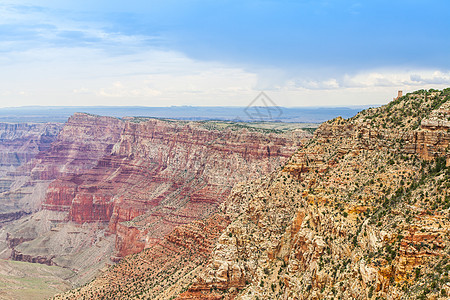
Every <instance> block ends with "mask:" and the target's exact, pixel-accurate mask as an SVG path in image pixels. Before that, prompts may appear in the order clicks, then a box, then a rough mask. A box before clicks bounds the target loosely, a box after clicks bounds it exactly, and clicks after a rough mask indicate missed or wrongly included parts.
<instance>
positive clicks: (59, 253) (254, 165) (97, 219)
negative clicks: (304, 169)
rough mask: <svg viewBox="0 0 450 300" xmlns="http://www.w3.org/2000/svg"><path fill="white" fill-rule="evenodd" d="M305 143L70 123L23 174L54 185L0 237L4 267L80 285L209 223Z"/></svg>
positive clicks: (286, 134) (207, 130) (217, 131)
mask: <svg viewBox="0 0 450 300" xmlns="http://www.w3.org/2000/svg"><path fill="white" fill-rule="evenodd" d="M309 136H310V134H308V133H306V132H304V131H301V130H297V131H274V130H263V129H255V128H248V127H246V126H242V125H239V124H235V123H231V122H229V123H226V122H225V123H224V122H182V121H164V120H156V119H146V118H128V119H124V120H120V119H115V118H108V117H99V116H92V115H86V114H76V115H74V116H73V117H71V118H70V119H69V121H68V122H67V124H66V125H65V126H64V128H63V129H62V130H61V132H60V134H59V135H58V138H57V139H56V140H55V141H54V142H53V143H52V144H51V147H49V148H48V149H47V150H44V151H41V152H40V153H39V154H38V155H37V156H36V158H35V159H33V160H32V161H31V162H30V163H28V164H27V165H26V166H25V167H24V168H23V169H22V170H23V172H28V173H29V174H31V176H32V177H33V178H35V180H42V181H43V180H50V179H54V180H53V181H52V182H51V184H50V185H49V187H48V189H46V191H45V199H44V201H43V203H42V210H41V211H40V212H38V213H36V214H33V215H30V216H27V217H25V218H23V219H21V220H20V222H15V223H14V224H10V225H9V226H7V227H5V228H4V229H3V230H2V232H0V237H1V236H4V238H5V241H4V244H5V245H7V248H8V249H9V251H10V253H11V258H13V259H15V260H23V261H29V262H39V263H44V264H49V265H58V266H63V267H66V268H69V269H71V270H73V271H75V272H76V273H77V274H82V276H83V278H81V279H77V280H78V282H80V283H83V282H85V281H86V280H88V279H89V278H91V277H92V276H93V275H95V272H96V271H97V270H98V269H100V268H102V267H103V266H105V264H109V263H111V262H110V261H109V258H110V257H112V258H113V259H114V260H119V259H120V257H122V256H125V255H128V254H132V253H138V252H140V251H142V250H143V249H144V248H152V249H158V247H159V246H158V245H159V244H161V243H166V242H165V241H166V237H167V236H168V234H170V233H171V232H173V231H174V229H175V228H177V227H178V226H180V225H187V226H189V225H190V224H193V223H192V222H195V221H196V220H204V219H207V218H208V217H210V216H212V215H213V214H214V213H215V212H216V211H217V209H218V206H219V205H220V203H222V202H223V201H224V200H225V199H226V198H227V197H228V195H229V193H230V191H231V189H232V187H233V185H234V184H235V183H236V182H240V181H246V180H249V179H252V178H257V177H259V176H261V175H262V174H267V173H270V172H272V171H273V170H275V169H276V168H278V167H279V166H280V165H282V163H283V162H284V161H286V160H287V159H288V158H289V157H290V156H291V155H292V153H293V152H294V151H295V149H297V148H298V146H299V145H300V144H301V142H302V141H303V140H307V139H308V138H309ZM193 226H195V225H193ZM218 228H220V226H219V227H218ZM171 242H172V243H173V241H171ZM175 244H176V245H178V246H173V247H172V248H173V249H174V251H175V252H183V251H184V250H183V249H181V248H183V246H182V245H181V244H180V243H175ZM177 247H179V248H180V249H177ZM205 247H206V246H205ZM208 247H209V248H211V246H208ZM208 247H206V248H208ZM206 248H205V249H206ZM209 248H208V249H209ZM0 250H1V249H0ZM155 251H156V250H155ZM205 251H206V252H207V250H205ZM151 255H156V254H151ZM80 276H81V275H80Z"/></svg>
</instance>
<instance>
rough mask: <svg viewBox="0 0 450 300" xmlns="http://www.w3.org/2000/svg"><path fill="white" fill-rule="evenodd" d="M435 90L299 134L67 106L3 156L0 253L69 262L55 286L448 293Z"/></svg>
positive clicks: (78, 289) (441, 140)
mask: <svg viewBox="0 0 450 300" xmlns="http://www.w3.org/2000/svg"><path fill="white" fill-rule="evenodd" d="M449 100H450V89H446V90H442V91H438V90H420V91H417V92H414V93H408V94H406V95H405V96H401V97H398V98H396V99H394V101H392V102H390V103H388V104H387V105H384V106H381V107H376V108H369V109H366V110H363V111H361V112H359V113H358V114H357V115H356V116H354V117H351V118H348V119H344V118H342V117H338V118H335V119H332V120H329V121H327V122H324V123H323V124H321V125H320V127H319V128H317V130H315V132H314V135H311V134H310V133H308V132H306V131H303V130H299V129H297V130H295V129H294V130H273V129H264V128H259V127H254V126H253V127H252V126H247V125H245V124H242V123H233V122H221V121H208V122H203V121H202V122H191V121H190V122H187V121H174V120H161V119H151V118H132V117H130V118H123V119H118V118H111V117H100V116H95V115H89V114H75V115H73V116H72V117H71V118H70V119H69V121H68V122H67V123H66V124H65V125H64V126H61V125H53V126H55V127H52V128H53V129H52V130H51V132H53V134H49V133H47V134H45V136H46V138H44V139H42V145H41V146H38V147H37V148H36V146H33V147H31V146H30V147H28V148H24V149H25V150H24V151H28V152H29V153H30V154H29V155H28V156H27V155H26V154H21V155H17V157H19V158H21V159H20V160H17V159H15V157H16V156H11V155H8V154H4V155H2V158H3V159H4V160H5V161H9V163H5V167H4V169H2V170H3V171H2V172H3V173H2V176H3V177H5V178H14V183H5V185H3V186H4V191H5V192H4V193H11V191H15V192H14V193H16V194H15V195H17V196H15V198H14V199H15V200H14V201H11V200H10V198H12V197H10V198H4V199H6V200H3V201H5V203H17V204H14V205H15V206H16V207H21V209H20V210H19V209H17V210H13V209H9V210H7V211H8V212H9V213H11V215H6V214H5V217H4V223H3V224H2V227H1V228H0V254H1V256H2V258H5V259H10V260H17V261H22V262H29V263H33V265H35V264H36V263H39V264H41V265H50V266H51V267H54V268H61V267H62V269H61V270H60V269H55V271H53V272H55V274H62V272H63V270H65V271H70V275H68V274H67V273H64V274H66V275H65V276H66V278H65V280H64V281H61V282H60V281H57V282H58V286H59V287H61V289H64V288H63V287H66V288H67V286H72V287H75V288H74V289H71V290H69V291H67V292H62V293H60V294H57V295H55V296H54V299H101V298H107V299H119V298H120V299H335V298H340V299H410V298H411V299H416V298H417V299H447V298H448V296H449V295H450V279H449V278H450V260H449V255H450V244H449V243H450V239H449V236H450V232H449V229H450V221H449V220H450V195H449V193H448V190H449V189H448V188H449V179H450V150H449V149H450V148H449V144H450V101H449ZM27 126H28V125H27ZM41 126H43V125H41ZM46 126H50V125H46ZM27 130H28V129H27ZM48 130H50V129H48ZM38 132H44V131H39V130H38ZM41 134H42V133H41ZM38 135H39V134H38ZM11 136H12V135H11ZM33 136H34V135H33ZM47 136H48V137H47ZM5 138H6V140H7V141H8V137H7V136H6V135H5ZM10 139H12V138H10ZM33 140H39V141H40V140H41V139H40V138H39V139H38V138H33ZM4 145H5V147H6V146H8V147H12V148H11V149H14V143H13V142H9V141H8V142H5V143H4ZM30 145H31V144H30ZM33 145H34V144H33ZM38 145H39V144H38ZM5 149H6V148H5ZM9 152H10V151H9V150H4V153H9ZM12 162H14V163H12ZM2 167H3V166H2ZM18 178H21V179H20V180H19V179H18ZM10 180H12V179H10ZM5 182H6V181H5ZM11 182H12V181H11ZM38 184H42V186H41V188H40V190H39V192H37V189H36V186H37V185H38ZM11 187H16V188H14V189H12V188H11ZM28 187H32V189H30V190H29V194H27V195H22V194H24V193H22V194H20V192H17V191H22V190H23V189H25V188H28ZM30 195H34V197H35V198H33V199H34V200H33V201H25V200H23V199H28V198H29V197H30ZM27 197H28V198H27ZM8 201H9V202H8ZM21 212H22V213H21ZM14 213H19V215H14ZM52 278H54V277H52ZM0 279H1V278H0ZM52 280H54V279H52Z"/></svg>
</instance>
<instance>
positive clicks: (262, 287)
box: [178, 89, 450, 299]
mask: <svg viewBox="0 0 450 300" xmlns="http://www.w3.org/2000/svg"><path fill="white" fill-rule="evenodd" d="M449 99H450V90H448V89H447V90H445V91H442V92H436V91H434V92H427V91H419V92H417V93H413V94H408V95H406V96H404V97H401V98H399V99H397V100H396V101H394V102H392V103H390V104H389V105H386V106H384V107H381V108H377V109H370V110H367V111H363V112H361V113H360V114H358V115H357V116H356V117H354V118H352V119H349V120H343V119H341V118H338V119H335V120H332V121H330V122H327V123H325V124H323V125H322V126H321V127H320V128H319V129H318V130H317V131H316V134H315V137H314V139H313V140H312V141H311V143H310V144H309V145H308V146H306V147H305V148H303V149H300V150H299V151H298V152H297V153H296V154H294V155H293V157H292V158H291V159H290V161H289V162H288V163H287V164H286V166H285V167H284V168H283V170H282V171H280V172H276V173H274V174H272V175H271V176H270V177H269V178H267V179H263V180H259V181H254V182H252V183H249V184H244V185H241V186H237V187H235V189H234V192H233V195H232V196H231V197H230V198H229V199H228V200H227V201H226V202H225V203H224V204H223V207H222V211H223V212H224V213H225V214H226V215H227V216H228V217H229V218H230V219H233V220H234V221H233V222H232V223H231V224H230V225H229V226H228V227H227V229H226V230H225V232H224V233H223V234H222V235H221V236H220V238H219V239H218V243H217V244H216V246H215V249H214V251H213V253H212V255H211V258H210V261H209V263H208V265H207V266H206V267H205V268H204V270H202V271H200V272H199V273H198V277H197V279H196V280H194V281H193V284H192V285H191V286H190V288H189V290H188V291H187V292H185V293H182V294H181V295H180V296H179V297H178V298H179V299H203V298H205V299H208V298H210V299H229V298H236V299H249V298H259V299H325V298H327V299H328V298H330V299H331V298H335V297H338V298H341V299H375V298H385V299H407V298H416V297H418V298H421V299H425V298H430V297H431V298H433V299H436V298H442V299H444V298H445V299H447V297H448V295H449V294H448V292H449V288H450V280H449V277H448V275H449V274H448V272H449V270H450V264H449V260H448V253H449V251H450V244H449V243H450V241H449V239H448V236H449V228H450V222H449V219H450V214H449V211H448V209H449V207H450V198H449V196H448V182H449V176H450V170H449V169H448V167H446V160H447V161H448V158H449V152H448V137H449V133H448V131H447V126H446V124H447V123H446V122H447V121H448V120H447V118H448V116H447V115H446V114H445V113H442V112H443V111H444V112H445V111H448V110H447V107H448V103H449ZM430 120H431V121H430Z"/></svg>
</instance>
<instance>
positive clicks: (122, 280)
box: [55, 214, 229, 299]
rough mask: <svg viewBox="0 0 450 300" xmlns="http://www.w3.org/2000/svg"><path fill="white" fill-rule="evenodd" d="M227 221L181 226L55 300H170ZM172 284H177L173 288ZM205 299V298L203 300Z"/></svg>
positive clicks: (208, 220)
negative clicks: (81, 298) (136, 299)
mask: <svg viewBox="0 0 450 300" xmlns="http://www.w3.org/2000/svg"><path fill="white" fill-rule="evenodd" d="M228 224H229V221H228V220H227V219H226V218H225V217H224V216H223V215H221V214H213V215H211V216H210V217H208V218H206V219H205V220H199V221H194V222H192V223H190V224H186V225H181V226H179V227H177V228H176V229H175V230H173V231H172V232H171V233H170V234H168V235H167V236H166V237H165V238H163V239H162V240H158V241H155V243H154V244H153V246H152V247H151V248H148V249H145V250H144V251H142V252H140V253H138V254H135V255H130V256H127V257H125V258H124V259H122V260H121V261H120V262H119V263H118V264H117V265H115V266H113V267H111V268H109V269H108V270H104V272H103V274H101V276H99V277H98V278H97V279H95V280H94V281H93V282H91V283H90V284H89V285H86V286H84V287H81V288H80V289H77V290H73V291H69V292H68V293H65V294H61V295H58V296H56V297H55V299H80V297H83V296H84V297H85V298H89V299H99V298H102V297H103V298H108V299H110V298H123V297H125V298H132V299H133V298H139V297H141V298H144V299H171V298H173V297H175V296H176V295H177V294H179V293H181V292H182V289H183V286H184V285H185V284H186V283H188V282H190V281H191V280H192V279H193V275H191V273H195V270H196V269H197V268H198V266H199V265H201V264H203V263H204V261H205V259H206V258H207V257H208V256H209V254H210V253H211V251H212V249H213V247H214V244H215V241H216V240H217V238H218V236H219V235H220V233H221V232H222V230H223V229H224V228H225V227H226V226H227V225H228ZM174 283H179V284H178V285H174ZM205 299H207V298H205Z"/></svg>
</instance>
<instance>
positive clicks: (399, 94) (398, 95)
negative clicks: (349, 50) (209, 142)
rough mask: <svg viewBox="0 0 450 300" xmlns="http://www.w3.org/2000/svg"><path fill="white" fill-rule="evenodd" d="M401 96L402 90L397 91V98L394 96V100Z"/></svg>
mask: <svg viewBox="0 0 450 300" xmlns="http://www.w3.org/2000/svg"><path fill="white" fill-rule="evenodd" d="M401 96H403V91H398V92H397V98H394V100H397V99H398V98H400V97H401Z"/></svg>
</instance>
